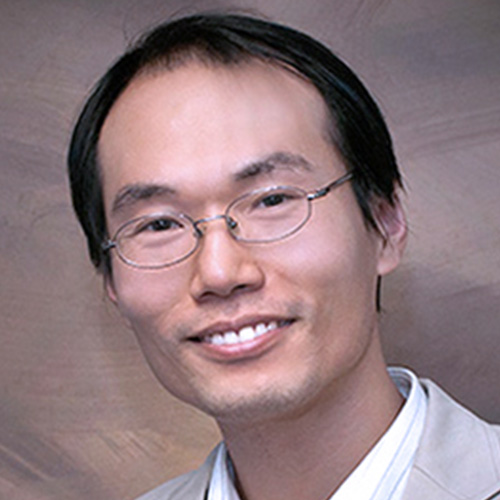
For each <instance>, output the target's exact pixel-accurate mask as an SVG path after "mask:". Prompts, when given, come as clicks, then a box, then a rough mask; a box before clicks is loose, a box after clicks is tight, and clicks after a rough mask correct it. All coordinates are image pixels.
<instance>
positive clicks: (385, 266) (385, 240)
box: [374, 194, 408, 276]
mask: <svg viewBox="0 0 500 500" xmlns="http://www.w3.org/2000/svg"><path fill="white" fill-rule="evenodd" d="M374 212H375V213H374V215H375V217H376V220H377V224H378V227H379V231H380V233H381V235H382V238H381V248H380V255H379V259H378V264H377V271H378V274H379V276H383V275H385V274H388V273H390V272H391V271H393V270H394V269H395V268H396V267H397V266H398V264H399V262H400V261H401V257H402V255H403V252H404V249H405V247H406V241H407V236H408V226H407V222H406V215H405V212H404V210H403V206H402V204H401V200H400V198H399V196H398V194H396V195H395V196H394V204H392V205H391V204H389V203H388V202H387V201H385V200H383V201H380V202H379V204H378V205H377V206H376V208H375V210H374Z"/></svg>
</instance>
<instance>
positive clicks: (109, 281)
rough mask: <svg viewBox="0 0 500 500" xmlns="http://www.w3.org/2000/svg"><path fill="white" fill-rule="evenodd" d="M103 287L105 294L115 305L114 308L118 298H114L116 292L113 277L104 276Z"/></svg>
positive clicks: (109, 275)
mask: <svg viewBox="0 0 500 500" xmlns="http://www.w3.org/2000/svg"><path fill="white" fill-rule="evenodd" d="M104 287H105V288H106V294H107V295H108V297H109V300H111V302H113V304H115V306H116V305H117V303H118V298H117V296H116V290H115V285H114V283H113V277H112V276H111V274H110V273H108V274H106V276H105V277H104Z"/></svg>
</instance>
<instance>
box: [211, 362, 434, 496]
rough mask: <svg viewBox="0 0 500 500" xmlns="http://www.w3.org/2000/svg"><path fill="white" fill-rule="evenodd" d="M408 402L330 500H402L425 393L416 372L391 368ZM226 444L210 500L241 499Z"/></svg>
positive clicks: (214, 473) (217, 462) (219, 454)
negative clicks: (354, 499)
mask: <svg viewBox="0 0 500 500" xmlns="http://www.w3.org/2000/svg"><path fill="white" fill-rule="evenodd" d="M388 371H389V375H390V376H391V378H392V380H393V381H394V383H395V384H396V386H397V388H398V390H399V392H400V393H401V395H402V396H403V397H404V398H405V399H406V402H405V403H404V405H403V408H402V409H401V411H400V412H399V414H398V416H397V417H396V418H395V420H394V421H393V423H392V424H391V426H390V427H389V429H388V430H387V431H386V433H385V434H384V435H383V436H382V438H381V439H380V440H379V441H378V442H377V444H376V445H375V446H374V447H373V448H372V449H371V450H370V452H369V453H368V454H367V455H366V456H365V458H364V459H363V460H362V461H361V463H360V464H359V465H358V466H357V467H356V469H354V471H353V472H352V473H351V474H350V475H349V477H348V478H347V479H346V480H345V481H344V483H342V485H341V486H340V488H339V489H338V490H337V491H336V492H335V493H334V494H333V495H332V496H331V497H330V499H329V500H351V499H352V498H356V500H400V498H401V496H402V494H403V490H404V487H405V484H406V481H407V479H408V475H409V472H410V469H411V465H412V463H413V460H414V457H415V453H416V451H417V447H418V444H419V442H420V438H421V435H422V432H423V428H424V421H425V415H426V411H427V399H426V395H425V392H424V390H423V388H422V386H421V385H420V383H419V381H418V379H417V377H416V376H415V374H414V373H413V372H411V371H410V370H408V369H406V368H389V369H388ZM233 478H234V474H232V467H231V466H230V464H229V456H228V453H227V450H226V447H225V445H224V443H221V444H220V445H219V448H218V450H217V456H216V459H215V464H214V469H213V471H212V476H211V478H210V485H209V491H208V496H207V500H240V497H239V495H238V493H237V491H236V488H235V487H234V482H233Z"/></svg>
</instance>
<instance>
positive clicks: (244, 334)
mask: <svg viewBox="0 0 500 500" xmlns="http://www.w3.org/2000/svg"><path fill="white" fill-rule="evenodd" d="M238 333H239V337H240V340H241V342H247V341H249V340H253V339H254V338H255V336H256V334H257V332H256V331H255V330H254V329H253V328H252V327H251V326H245V328H242V329H241V330H240V331H239V332H238Z"/></svg>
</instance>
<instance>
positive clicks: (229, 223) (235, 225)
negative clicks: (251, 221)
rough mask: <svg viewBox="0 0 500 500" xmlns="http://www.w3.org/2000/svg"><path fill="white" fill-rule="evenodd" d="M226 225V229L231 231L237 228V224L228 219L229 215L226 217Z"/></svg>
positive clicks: (230, 218)
mask: <svg viewBox="0 0 500 500" xmlns="http://www.w3.org/2000/svg"><path fill="white" fill-rule="evenodd" d="M226 223H227V227H228V228H229V229H230V230H231V231H233V230H234V229H236V228H237V227H238V222H237V221H235V220H234V219H233V218H232V217H230V216H229V215H226Z"/></svg>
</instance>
